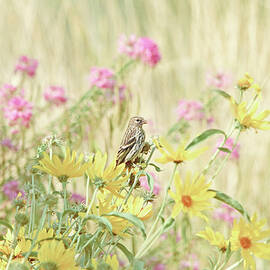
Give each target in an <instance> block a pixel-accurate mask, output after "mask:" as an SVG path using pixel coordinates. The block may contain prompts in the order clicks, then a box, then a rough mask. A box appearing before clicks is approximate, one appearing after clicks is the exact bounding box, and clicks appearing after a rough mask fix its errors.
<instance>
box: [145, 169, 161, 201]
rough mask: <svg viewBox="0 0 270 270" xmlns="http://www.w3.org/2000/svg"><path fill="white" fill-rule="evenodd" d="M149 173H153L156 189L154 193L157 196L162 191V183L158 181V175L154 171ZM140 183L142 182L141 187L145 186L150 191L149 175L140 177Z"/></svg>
mask: <svg viewBox="0 0 270 270" xmlns="http://www.w3.org/2000/svg"><path fill="white" fill-rule="evenodd" d="M149 174H151V175H152V177H153V178H154V189H153V193H154V194H155V195H156V196H157V195H158V194H159V192H160V185H159V183H158V182H157V177H156V175H155V174H154V173H152V172H150V173H149ZM140 184H141V187H143V188H144V189H146V190H147V191H150V187H149V185H148V181H147V176H142V177H140Z"/></svg>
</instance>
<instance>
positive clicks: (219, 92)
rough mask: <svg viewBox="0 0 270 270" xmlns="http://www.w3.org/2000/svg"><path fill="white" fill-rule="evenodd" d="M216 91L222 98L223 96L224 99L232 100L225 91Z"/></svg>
mask: <svg viewBox="0 0 270 270" xmlns="http://www.w3.org/2000/svg"><path fill="white" fill-rule="evenodd" d="M214 91H215V92H216V93H217V94H219V95H220V96H222V97H224V98H226V99H230V98H231V96H230V95H229V94H228V93H227V92H225V91H223V90H220V89H215V90H214Z"/></svg>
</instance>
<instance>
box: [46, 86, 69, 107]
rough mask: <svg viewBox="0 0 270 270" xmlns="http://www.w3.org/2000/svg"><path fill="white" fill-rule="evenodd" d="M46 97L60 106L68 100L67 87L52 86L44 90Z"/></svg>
mask: <svg viewBox="0 0 270 270" xmlns="http://www.w3.org/2000/svg"><path fill="white" fill-rule="evenodd" d="M44 98H45V99H46V100H47V101H48V102H49V103H52V104H55V105H56V106H59V105H61V104H64V103H66V102H67V97H66V93H65V89H64V88H63V87H61V86H54V85H52V86H50V87H49V88H48V89H47V90H45V92H44Z"/></svg>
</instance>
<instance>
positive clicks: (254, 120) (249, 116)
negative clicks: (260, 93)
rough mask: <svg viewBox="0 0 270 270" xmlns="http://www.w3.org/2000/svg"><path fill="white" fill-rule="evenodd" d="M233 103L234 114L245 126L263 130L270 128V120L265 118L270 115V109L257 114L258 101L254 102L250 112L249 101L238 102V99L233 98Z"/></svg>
mask: <svg viewBox="0 0 270 270" xmlns="http://www.w3.org/2000/svg"><path fill="white" fill-rule="evenodd" d="M231 104H232V109H233V113H234V116H235V118H236V119H237V120H238V121H239V123H240V125H241V126H242V127H243V128H245V129H246V128H254V129H261V130H268V129H270V121H265V120H264V119H265V118H266V117H268V116H269V115H270V110H266V111H263V112H261V113H259V114H258V115H256V116H255V113H256V111H257V109H258V102H256V103H254V104H253V106H252V107H251V108H250V111H249V112H248V109H247V103H246V102H244V101H243V102H241V103H240V104H237V103H236V101H235V100H234V99H233V98H231Z"/></svg>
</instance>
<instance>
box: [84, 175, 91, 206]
mask: <svg viewBox="0 0 270 270" xmlns="http://www.w3.org/2000/svg"><path fill="white" fill-rule="evenodd" d="M89 182H90V181H89V176H88V175H87V179H86V194H85V197H86V205H88V203H89Z"/></svg>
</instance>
